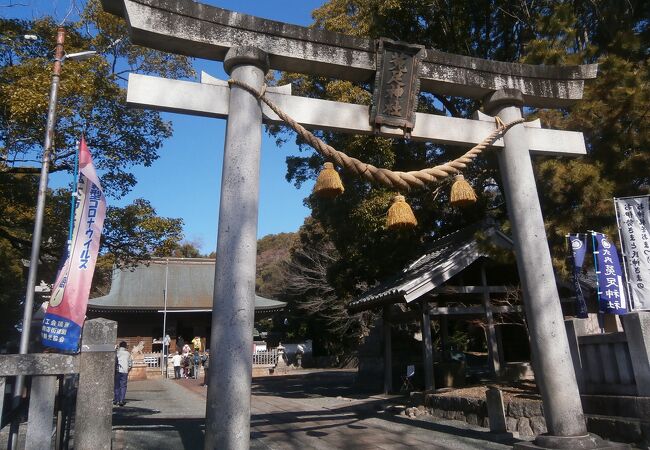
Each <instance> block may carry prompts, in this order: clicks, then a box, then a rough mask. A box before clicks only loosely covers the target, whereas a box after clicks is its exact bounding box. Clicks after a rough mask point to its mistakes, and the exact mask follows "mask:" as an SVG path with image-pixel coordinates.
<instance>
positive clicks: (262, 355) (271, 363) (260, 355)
mask: <svg viewBox="0 0 650 450" xmlns="http://www.w3.org/2000/svg"><path fill="white" fill-rule="evenodd" d="M277 363H278V350H277V349H275V348H274V349H271V350H262V351H259V352H254V353H253V366H265V367H275V366H276V365H277Z"/></svg>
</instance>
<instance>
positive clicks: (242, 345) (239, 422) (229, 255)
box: [205, 47, 269, 450]
mask: <svg viewBox="0 0 650 450" xmlns="http://www.w3.org/2000/svg"><path fill="white" fill-rule="evenodd" d="M223 65H224V69H225V71H226V72H227V73H228V74H229V75H230V76H231V77H232V78H233V79H235V80H240V81H243V82H244V83H246V84H248V85H250V86H253V87H255V88H256V89H261V88H262V85H263V83H264V75H265V74H266V72H267V71H268V70H269V60H268V56H267V54H266V53H265V52H263V51H262V50H259V49H257V48H254V47H232V48H231V49H230V50H229V51H228V53H227V54H226V58H225V60H224V64H223ZM229 111H230V114H229V115H228V124H227V126H226V144H225V149H224V157H223V173H222V178H221V203H220V208H219V230H218V233H217V263H216V271H215V280H214V297H213V309H212V311H213V313H212V336H211V340H210V348H211V349H212V355H211V359H212V361H211V362H210V370H209V372H208V376H209V383H208V398H207V404H206V420H205V449H206V450H213V449H219V450H248V447H249V439H250V408H251V404H250V401H251V400H250V399H251V378H252V372H253V358H252V351H253V320H254V313H255V303H254V302H255V256H256V250H257V216H258V201H259V171H260V149H261V145H262V108H261V105H260V101H259V100H258V99H256V98H255V97H254V96H252V95H251V94H250V93H248V92H247V91H245V90H243V89H241V88H238V87H236V86H233V88H232V89H231V91H230V99H229Z"/></svg>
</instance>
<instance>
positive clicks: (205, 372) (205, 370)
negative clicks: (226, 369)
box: [201, 348, 210, 386]
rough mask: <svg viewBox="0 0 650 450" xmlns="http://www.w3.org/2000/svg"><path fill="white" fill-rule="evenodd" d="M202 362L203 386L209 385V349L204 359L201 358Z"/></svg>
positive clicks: (206, 350) (204, 354)
mask: <svg viewBox="0 0 650 450" xmlns="http://www.w3.org/2000/svg"><path fill="white" fill-rule="evenodd" d="M201 362H202V363H203V386H207V385H208V369H209V368H210V350H208V349H207V348H206V349H205V353H203V358H201Z"/></svg>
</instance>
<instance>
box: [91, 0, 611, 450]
mask: <svg viewBox="0 0 650 450" xmlns="http://www.w3.org/2000/svg"><path fill="white" fill-rule="evenodd" d="M102 4H103V6H104V9H105V10H106V11H109V12H112V13H114V14H117V15H120V16H122V17H124V18H125V19H126V20H127V21H128V23H129V27H130V33H131V38H132V40H133V42H134V43H136V44H140V45H144V46H147V47H151V48H155V49H158V50H163V51H167V52H174V53H179V54H183V55H188V56H193V57H199V58H205V59H211V60H216V61H223V62H224V69H225V71H226V72H227V73H228V74H229V75H230V76H231V78H232V79H233V80H237V81H241V82H244V83H246V84H248V85H250V86H252V87H253V88H254V89H257V90H260V89H261V88H262V86H263V84H264V75H265V74H266V72H267V71H268V70H269V69H274V70H285V71H292V72H299V73H305V74H315V75H322V76H330V77H335V78H340V79H345V80H351V81H365V82H369V81H372V80H373V78H377V79H380V78H381V77H382V74H383V73H384V72H382V71H383V70H384V69H383V67H385V65H383V64H382V61H383V60H389V59H390V58H391V57H392V56H394V55H398V56H399V57H400V58H402V57H403V58H405V59H406V60H407V61H408V63H409V64H411V66H410V71H411V73H413V74H414V76H413V77H412V78H411V80H412V81H411V84H410V85H408V86H406V89H405V92H406V95H404V96H403V98H399V99H398V101H399V102H400V105H399V106H404V108H397V109H403V110H408V111H406V115H404V116H403V117H400V118H399V120H391V117H386V116H385V115H382V110H381V109H378V108H377V104H378V103H380V102H382V101H385V97H382V94H381V92H379V91H378V89H382V88H381V86H376V88H375V106H374V108H373V110H372V111H369V108H368V107H367V106H362V105H353V104H343V103H338V102H331V101H324V100H318V99H308V98H302V97H293V96H291V95H290V90H289V89H287V88H286V87H284V88H269V89H268V90H267V95H268V96H269V98H271V99H272V101H273V102H274V103H276V104H277V105H278V106H279V107H280V108H281V109H283V110H284V111H285V112H286V113H287V114H288V115H290V116H291V117H293V118H294V119H295V120H296V121H297V122H299V123H301V124H302V125H303V126H305V127H308V128H316V129H328V130H337V131H342V132H348V133H375V132H376V133H379V134H381V135H384V136H391V137H404V136H407V137H410V138H411V139H415V140H427V141H433V142H439V143H454V144H476V143H478V142H480V141H481V140H482V139H483V138H484V137H485V136H486V135H488V134H489V133H490V132H492V131H493V130H494V118H493V117H489V116H485V115H483V114H479V115H478V116H477V118H476V120H467V119H458V118H450V117H441V116H434V115H426V114H419V113H418V114H415V113H414V105H413V101H414V99H416V98H417V89H418V85H419V88H420V89H422V90H423V91H427V92H433V93H437V94H441V95H456V96H464V97H471V98H479V99H483V102H484V103H483V104H484V110H485V112H486V113H487V114H491V115H495V116H498V117H499V118H501V119H502V120H503V121H504V122H511V121H513V120H516V119H520V118H521V117H522V116H521V107H522V106H524V105H529V106H536V107H550V108H556V107H562V106H567V105H570V104H571V103H573V102H575V101H577V100H579V99H580V98H581V97H582V90H583V84H584V80H586V79H590V78H595V76H596V66H595V65H588V66H577V67H550V66H529V65H521V64H510V63H502V62H494V61H487V60H481V59H477V58H470V57H463V56H458V55H452V54H447V53H443V52H439V51H436V50H432V49H423V48H422V47H421V46H408V45H405V44H400V43H393V42H391V41H387V40H380V41H379V44H377V43H376V42H375V41H374V40H371V39H364V38H356V37H351V36H345V35H342V34H338V33H332V32H327V31H322V30H314V29H308V28H304V27H300V26H295V25H288V24H285V23H281V22H275V21H270V20H264V19H260V18H256V17H253V16H248V15H244V14H238V13H234V12H231V11H227V10H224V9H221V8H216V7H212V6H207V5H203V4H199V3H194V2H193V1H192V0H102ZM378 92H379V93H378ZM127 100H128V102H129V103H130V104H131V105H133V106H138V107H145V108H152V109H158V110H162V111H172V112H179V113H186V114H194V115H201V116H208V117H217V118H227V120H228V123H227V132H226V142H225V150H224V165H223V174H222V187H221V206H220V211H219V230H218V238H217V254H218V255H219V258H217V266H216V273H215V291H214V308H213V311H214V312H213V317H212V342H211V347H212V349H213V350H216V351H213V355H212V360H213V361H212V364H211V370H210V374H209V375H210V382H209V388H208V401H207V410H206V434H205V448H206V449H220V450H221V449H247V448H248V447H249V433H250V393H251V371H252V370H251V364H252V358H251V348H252V333H251V330H252V327H253V299H254V285H255V283H254V280H255V253H256V234H257V218H258V191H259V179H258V178H259V177H258V173H259V158H260V157H259V152H260V146H261V133H262V130H261V125H262V123H263V122H267V123H273V122H277V121H278V120H279V119H278V117H277V116H276V115H275V114H274V113H273V112H271V111H270V110H269V109H268V108H267V107H266V106H262V104H261V102H260V101H259V99H257V98H256V97H255V96H253V95H251V94H250V93H249V92H247V91H246V90H244V89H242V88H239V87H237V86H233V87H232V89H230V88H229V87H228V85H227V83H226V82H224V81H219V80H216V79H214V78H211V77H209V76H207V75H205V74H204V75H202V79H201V83H192V82H185V81H175V80H166V79H161V78H155V77H147V76H141V75H131V76H130V78H129V89H128V99H127ZM493 146H494V147H497V148H500V150H499V151H498V159H499V167H500V171H501V174H502V177H503V183H504V189H505V196H506V202H507V208H508V214H509V217H510V219H511V222H512V228H513V237H514V242H515V252H516V256H517V263H518V270H519V275H520V279H521V283H522V289H523V293H524V307H525V311H526V316H527V319H528V324H529V329H530V339H531V349H532V354H533V360H534V368H535V376H536V380H537V383H538V386H539V389H540V393H541V395H542V399H543V404H544V412H545V417H546V422H547V428H548V430H549V433H548V434H547V435H544V436H540V437H538V438H537V440H536V441H535V443H524V444H518V445H517V446H516V447H518V448H584V449H588V448H589V449H591V448H621V447H619V446H614V445H613V444H610V443H604V442H603V441H602V440H600V439H598V438H597V437H595V436H593V435H592V436H590V435H588V434H587V430H586V425H585V420H584V415H583V411H582V406H581V403H580V396H579V392H578V387H577V383H576V378H575V373H574V370H573V365H572V361H571V355H570V351H569V345H568V341H567V338H566V332H565V330H564V322H563V316H562V311H561V308H560V301H559V297H558V293H557V288H556V286H555V278H554V275H553V268H552V265H551V258H550V253H549V248H548V243H547V240H546V235H545V230H544V222H543V218H542V213H541V209H540V204H539V199H538V196H537V190H536V185H535V179H534V176H533V169H532V162H531V158H530V156H529V154H530V152H533V153H543V154H555V155H583V154H585V153H586V151H585V145H584V139H583V137H582V134H581V133H576V132H569V131H556V130H547V129H541V128H540V125H539V123H532V124H531V123H527V124H519V125H515V126H514V127H512V128H511V129H510V130H509V131H508V132H507V133H506V134H505V135H504V137H503V138H502V139H500V140H498V141H496V142H495V143H494V145H493Z"/></svg>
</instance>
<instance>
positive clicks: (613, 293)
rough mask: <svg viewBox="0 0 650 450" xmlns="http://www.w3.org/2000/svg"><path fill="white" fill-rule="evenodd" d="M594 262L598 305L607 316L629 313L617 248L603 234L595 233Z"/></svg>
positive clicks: (593, 237) (593, 236)
mask: <svg viewBox="0 0 650 450" xmlns="http://www.w3.org/2000/svg"><path fill="white" fill-rule="evenodd" d="M592 239H593V242H594V261H595V263H596V277H597V280H598V305H599V309H600V312H602V313H605V314H625V313H627V298H626V295H625V284H624V283H625V281H624V280H623V271H622V270H621V263H620V261H619V259H618V252H617V251H616V247H615V246H614V244H612V243H611V242H610V241H609V240H608V239H607V236H605V235H604V234H602V233H593V232H592Z"/></svg>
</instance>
